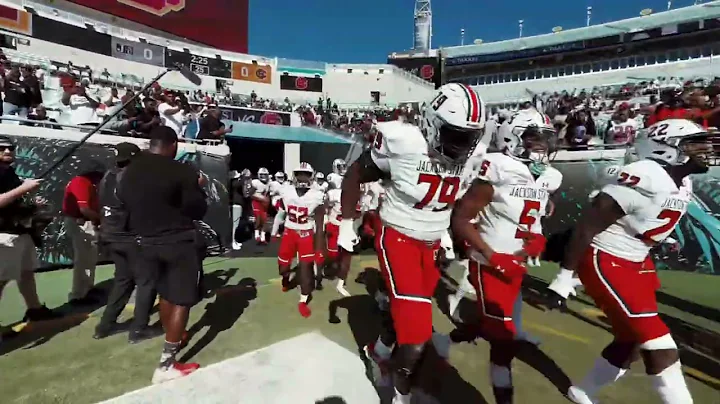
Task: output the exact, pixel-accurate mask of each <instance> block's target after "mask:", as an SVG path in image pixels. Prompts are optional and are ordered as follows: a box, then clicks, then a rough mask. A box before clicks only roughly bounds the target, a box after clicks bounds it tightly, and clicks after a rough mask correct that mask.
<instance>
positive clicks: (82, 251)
mask: <svg viewBox="0 0 720 404" xmlns="http://www.w3.org/2000/svg"><path fill="white" fill-rule="evenodd" d="M95 165H96V167H94V168H92V169H91V170H88V171H86V172H85V173H82V174H80V175H78V176H76V177H73V178H72V179H71V180H70V182H68V184H67V186H66V187H65V195H64V197H63V205H62V213H63V215H64V216H65V222H64V223H65V231H66V232H67V234H68V235H69V236H70V239H71V241H72V246H73V257H72V258H73V283H72V290H71V291H70V295H69V300H70V304H73V305H88V304H94V303H97V301H98V299H97V298H98V296H94V295H97V293H96V291H95V290H94V289H93V286H94V285H95V266H96V265H97V259H98V247H97V241H98V239H97V230H98V226H99V225H100V205H99V200H98V195H97V188H96V186H97V184H98V183H99V182H100V180H101V179H102V177H103V175H104V171H105V170H104V168H103V167H102V165H101V164H100V163H97V164H95Z"/></svg>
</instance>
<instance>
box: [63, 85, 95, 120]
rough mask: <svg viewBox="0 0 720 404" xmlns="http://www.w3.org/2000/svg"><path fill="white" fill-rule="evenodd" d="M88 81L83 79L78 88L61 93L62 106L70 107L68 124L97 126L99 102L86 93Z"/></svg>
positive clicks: (70, 88)
mask: <svg viewBox="0 0 720 404" xmlns="http://www.w3.org/2000/svg"><path fill="white" fill-rule="evenodd" d="M89 86H90V79H89V78H87V77H84V78H83V79H82V80H81V81H80V85H79V86H75V87H68V88H66V89H65V92H64V93H63V96H62V99H61V100H60V102H62V104H63V105H66V106H68V107H70V120H69V121H70V124H72V125H80V126H97V125H98V123H99V122H100V118H99V117H98V114H97V108H98V107H99V106H100V100H99V99H98V98H97V97H95V96H94V95H90V94H89V93H88V90H89V88H88V87H89Z"/></svg>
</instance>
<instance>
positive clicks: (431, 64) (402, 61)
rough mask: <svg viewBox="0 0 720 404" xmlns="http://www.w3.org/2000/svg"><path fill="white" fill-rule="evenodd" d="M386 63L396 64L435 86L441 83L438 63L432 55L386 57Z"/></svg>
mask: <svg viewBox="0 0 720 404" xmlns="http://www.w3.org/2000/svg"><path fill="white" fill-rule="evenodd" d="M387 62H388V64H391V65H393V66H397V67H399V68H401V69H403V70H405V71H408V72H410V73H411V74H413V75H415V76H418V77H420V78H421V79H423V80H427V81H429V82H431V83H434V84H435V87H436V88H437V87H440V85H442V83H441V82H440V81H441V77H440V67H439V66H440V63H439V60H438V58H434V57H427V56H424V57H407V58H392V57H391V58H388V61H387Z"/></svg>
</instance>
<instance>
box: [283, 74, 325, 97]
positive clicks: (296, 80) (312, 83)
mask: <svg viewBox="0 0 720 404" xmlns="http://www.w3.org/2000/svg"><path fill="white" fill-rule="evenodd" d="M322 87H323V82H322V79H321V78H319V77H300V76H293V75H292V74H283V75H282V76H280V89H281V90H294V91H310V92H313V93H322V90H323V88H322Z"/></svg>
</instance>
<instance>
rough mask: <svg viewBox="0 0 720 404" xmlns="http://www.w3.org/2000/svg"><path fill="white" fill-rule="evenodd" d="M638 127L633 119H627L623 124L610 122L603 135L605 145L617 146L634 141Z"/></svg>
mask: <svg viewBox="0 0 720 404" xmlns="http://www.w3.org/2000/svg"><path fill="white" fill-rule="evenodd" d="M639 127H640V125H639V124H638V123H637V121H635V120H634V119H628V120H627V121H625V122H615V121H610V127H609V128H608V131H607V133H606V134H605V143H610V144H618V143H627V142H631V141H632V140H633V139H635V132H637V130H638V128H639Z"/></svg>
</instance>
